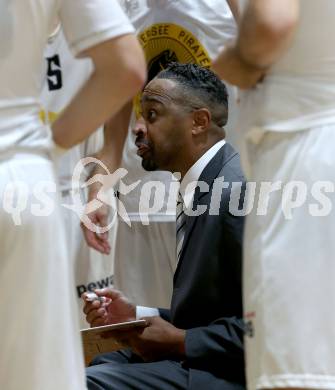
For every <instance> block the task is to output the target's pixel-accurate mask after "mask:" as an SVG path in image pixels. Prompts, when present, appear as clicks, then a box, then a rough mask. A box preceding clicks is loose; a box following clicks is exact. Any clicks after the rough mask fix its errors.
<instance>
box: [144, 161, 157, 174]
mask: <svg viewBox="0 0 335 390" xmlns="http://www.w3.org/2000/svg"><path fill="white" fill-rule="evenodd" d="M142 167H143V169H145V170H146V171H150V172H151V171H157V170H158V166H157V164H156V163H155V162H154V161H153V160H150V159H144V158H143V159H142Z"/></svg>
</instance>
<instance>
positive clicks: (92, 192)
mask: <svg viewBox="0 0 335 390" xmlns="http://www.w3.org/2000/svg"><path fill="white" fill-rule="evenodd" d="M100 188H101V185H100V184H99V183H97V184H94V185H92V186H90V188H89V192H88V204H89V202H90V201H92V200H94V199H97V194H98V192H99V190H100ZM99 202H100V203H101V206H100V207H99V208H98V209H97V210H95V211H93V212H91V213H88V214H87V216H88V217H89V219H90V220H91V222H92V224H94V225H96V226H100V227H105V226H107V225H108V216H109V208H108V205H106V204H103V203H102V202H101V201H100V200H99ZM81 228H82V230H83V234H84V238H85V241H86V243H87V245H88V246H89V247H90V248H93V249H95V250H97V251H98V252H100V253H102V254H104V255H109V254H110V251H111V247H110V245H109V241H108V232H104V233H96V232H94V231H92V230H90V229H89V227H87V226H86V225H85V224H83V223H81Z"/></svg>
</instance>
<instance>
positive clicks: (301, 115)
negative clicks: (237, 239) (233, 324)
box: [215, 0, 335, 390]
mask: <svg viewBox="0 0 335 390" xmlns="http://www.w3.org/2000/svg"><path fill="white" fill-rule="evenodd" d="M240 5H241V11H242V15H241V24H240V29H239V37H238V39H237V43H236V44H234V45H232V46H231V47H229V48H227V49H226V50H225V51H224V52H223V53H222V55H220V57H219V58H218V60H217V62H216V65H215V69H216V70H217V71H218V72H219V73H220V75H221V76H222V77H223V78H225V79H227V80H228V81H230V82H232V83H234V84H236V85H239V86H240V87H242V88H245V89H247V91H245V93H243V94H242V96H241V122H240V126H239V128H240V129H241V130H243V135H244V139H245V150H244V152H243V157H244V162H245V166H246V167H247V168H248V169H247V171H248V173H249V178H250V179H251V181H254V182H256V183H257V184H258V185H260V183H261V182H267V183H268V184H269V183H270V184H271V187H268V189H267V196H263V201H262V202H261V203H260V204H259V205H258V207H257V205H254V210H253V211H252V213H251V214H250V215H249V216H248V219H247V226H246V233H245V250H244V257H245V258H244V310H245V317H246V321H247V324H248V333H247V336H246V352H247V355H246V360H247V377H248V387H249V389H252V390H253V389H268V388H308V389H335V365H334V360H335V344H334V342H333V340H334V339H335V313H334V310H333V308H334V306H335V284H334V279H335V268H334V258H335V241H334V236H335V224H334V217H335V215H334V205H335V196H334V192H335V186H334V182H335V170H334V166H335V154H334V148H335V49H334V46H333V44H332V41H331V37H334V35H335V26H334V15H335V3H334V1H332V0H320V1H313V0H303V1H299V0H281V1H275V0H257V1H256V0H242V1H241V2H240ZM256 209H258V210H262V211H261V212H258V213H257V211H256Z"/></svg>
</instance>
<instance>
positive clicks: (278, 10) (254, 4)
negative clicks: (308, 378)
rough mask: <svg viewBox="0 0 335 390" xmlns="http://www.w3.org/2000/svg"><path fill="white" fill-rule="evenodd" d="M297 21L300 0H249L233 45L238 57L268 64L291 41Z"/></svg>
mask: <svg viewBox="0 0 335 390" xmlns="http://www.w3.org/2000/svg"><path fill="white" fill-rule="evenodd" d="M298 20H299V0H280V1H278V0H250V1H249V4H248V6H247V8H246V10H245V13H244V15H243V16H242V19H241V24H240V32H239V37H238V41H237V45H236V47H237V50H238V52H239V54H240V56H241V58H242V59H243V60H245V61H246V62H247V63H249V64H252V65H255V66H258V67H261V68H265V67H269V66H270V65H272V64H273V63H274V62H276V61H277V60H278V58H279V57H280V56H281V55H282V54H283V52H284V51H285V50H286V49H287V47H288V46H289V44H290V43H291V41H292V37H293V34H294V32H295V29H296V26H297V24H298Z"/></svg>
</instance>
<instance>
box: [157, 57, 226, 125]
mask: <svg viewBox="0 0 335 390" xmlns="http://www.w3.org/2000/svg"><path fill="white" fill-rule="evenodd" d="M157 78H158V79H170V80H173V81H175V82H177V83H178V84H179V85H180V86H181V89H182V96H181V99H182V102H183V105H189V106H190V107H192V108H194V109H196V108H198V109H199V108H203V107H206V108H208V109H209V111H210V112H211V114H212V120H213V122H214V123H215V124H216V125H218V126H220V127H222V126H224V125H225V124H226V123H227V120H228V93H227V88H226V86H225V85H224V83H223V82H222V81H221V80H220V79H219V77H218V76H217V75H216V74H215V73H214V72H212V71H211V70H209V69H207V68H203V67H201V66H199V65H196V64H179V63H176V62H174V63H171V64H170V65H169V66H168V67H167V68H166V69H164V70H163V71H161V72H160V73H159V74H158V75H157Z"/></svg>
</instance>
